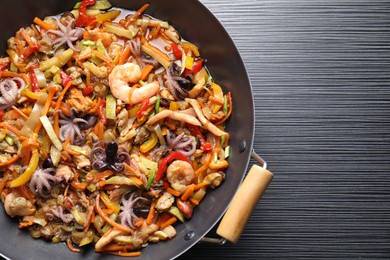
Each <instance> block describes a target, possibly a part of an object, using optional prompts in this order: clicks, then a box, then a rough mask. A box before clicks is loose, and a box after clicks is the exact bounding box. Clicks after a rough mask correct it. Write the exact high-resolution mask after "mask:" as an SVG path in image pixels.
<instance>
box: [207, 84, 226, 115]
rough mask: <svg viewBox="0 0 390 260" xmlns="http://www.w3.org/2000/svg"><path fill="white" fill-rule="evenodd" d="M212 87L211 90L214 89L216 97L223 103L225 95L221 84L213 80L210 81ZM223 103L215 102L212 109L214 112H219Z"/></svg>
mask: <svg viewBox="0 0 390 260" xmlns="http://www.w3.org/2000/svg"><path fill="white" fill-rule="evenodd" d="M210 88H211V90H212V91H213V93H214V97H215V98H217V99H219V100H221V103H222V100H223V99H224V96H223V91H222V88H221V86H219V85H218V84H216V83H214V82H211V83H210ZM221 107H222V105H220V104H215V105H214V106H213V108H212V111H213V113H214V114H215V113H217V112H218V111H219V109H221Z"/></svg>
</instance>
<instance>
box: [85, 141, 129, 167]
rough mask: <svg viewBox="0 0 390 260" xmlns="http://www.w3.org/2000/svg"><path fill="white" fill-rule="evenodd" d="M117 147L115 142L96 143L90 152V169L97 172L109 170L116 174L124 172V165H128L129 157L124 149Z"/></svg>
mask: <svg viewBox="0 0 390 260" xmlns="http://www.w3.org/2000/svg"><path fill="white" fill-rule="evenodd" d="M121 149H122V151H118V150H119V147H118V145H117V144H116V143H115V142H109V143H106V142H105V141H100V142H97V143H96V144H95V145H94V147H93V149H92V151H91V162H92V168H93V169H94V170H97V171H104V170H107V169H111V170H113V171H115V172H116V173H122V172H124V171H125V165H124V163H126V164H130V156H129V153H128V152H127V150H126V149H124V148H121Z"/></svg>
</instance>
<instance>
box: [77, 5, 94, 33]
mask: <svg viewBox="0 0 390 260" xmlns="http://www.w3.org/2000/svg"><path fill="white" fill-rule="evenodd" d="M95 3H96V0H83V1H82V2H81V4H80V6H79V17H78V18H77V20H76V23H75V26H77V27H85V26H87V25H89V24H90V23H92V22H93V21H94V20H95V17H89V16H87V6H89V5H93V4H95Z"/></svg>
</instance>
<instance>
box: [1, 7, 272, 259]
mask: <svg viewBox="0 0 390 260" xmlns="http://www.w3.org/2000/svg"><path fill="white" fill-rule="evenodd" d="M75 2H76V1H60V0H57V1H54V0H34V1H30V0H12V1H4V2H3V3H2V8H1V11H0V32H1V35H0V53H4V51H5V46H6V39H8V38H9V37H11V36H12V35H14V33H15V32H16V31H17V30H18V29H19V28H20V27H25V26H27V25H29V24H31V23H32V20H33V18H34V17H35V16H38V17H40V18H43V17H45V16H47V15H55V14H58V13H61V12H63V11H66V10H71V9H72V7H73V4H74V3H75ZM110 2H111V3H112V4H113V6H117V7H122V8H126V9H130V10H136V9H138V8H139V7H141V6H142V5H143V4H145V3H146V2H148V3H150V7H149V8H148V9H147V11H146V13H147V14H149V15H152V16H154V17H156V18H159V19H162V20H167V21H169V22H170V23H171V24H172V25H173V26H174V27H175V28H176V29H177V30H178V32H179V33H180V34H181V35H182V37H183V38H184V39H187V40H189V41H191V42H194V43H195V44H197V45H198V46H199V48H200V50H201V53H202V56H203V57H204V58H206V59H207V66H208V69H209V70H210V72H211V74H212V75H213V78H214V79H215V80H216V81H217V82H219V83H220V84H221V85H222V86H223V87H224V88H225V90H227V91H231V92H232V96H233V102H234V110H233V113H232V116H231V118H230V120H229V123H228V124H227V130H228V132H230V133H231V138H230V145H231V147H232V154H231V157H230V159H229V168H228V170H227V174H226V176H227V177H226V180H225V182H224V183H223V185H222V186H221V187H219V188H218V189H216V190H213V191H210V192H208V193H207V195H206V197H205V199H204V200H203V201H202V203H201V204H200V205H199V206H197V208H196V210H195V211H194V215H193V217H192V218H191V220H190V221H187V222H186V223H184V224H178V225H176V228H177V236H176V237H175V238H174V239H172V240H170V241H165V242H160V243H158V244H150V245H149V246H148V247H147V248H145V249H143V250H142V256H141V258H142V259H170V258H175V257H177V256H179V255H180V254H182V253H183V252H185V251H186V250H187V249H189V248H190V247H191V246H193V245H194V244H195V243H196V242H197V241H199V240H200V239H201V238H202V237H203V236H204V235H205V234H206V233H207V232H208V231H209V230H210V229H211V228H212V227H213V226H214V225H215V224H216V223H217V222H218V220H219V219H220V218H221V216H222V215H223V213H224V212H225V210H226V208H227V207H228V205H229V203H230V202H231V200H232V198H233V196H234V194H235V192H236V190H237V189H238V187H239V185H240V183H241V181H242V179H243V177H244V175H245V172H246V168H247V165H248V163H249V159H250V155H251V152H252V144H253V138H254V105H253V96H252V90H251V85H250V82H249V79H248V76H247V73H246V70H245V67H244V64H243V62H242V59H241V57H240V55H239V53H238V51H237V49H236V47H235V45H234V43H233V41H232V40H231V38H230V37H229V35H228V34H227V32H226V31H225V29H224V28H223V26H222V25H221V24H220V23H219V22H218V20H217V19H216V18H215V17H214V16H213V15H212V14H211V12H210V11H209V10H208V9H207V8H206V7H205V6H203V5H202V4H201V3H200V2H199V1H196V0H186V1H179V0H149V1H145V0H132V1H125V0H122V1H121V0H111V1H110ZM252 176H254V177H255V178H257V177H259V176H260V177H259V178H260V179H261V178H263V179H261V180H260V179H259V178H257V179H259V180H255V181H254V180H252V179H251V180H250V181H248V182H247V184H250V185H249V186H252V184H253V183H254V182H256V181H257V182H260V183H261V184H263V187H259V188H255V189H254V193H255V196H254V198H252V200H251V202H250V201H248V200H249V198H246V199H241V198H238V199H237V201H238V202H239V203H238V205H241V206H242V205H244V207H247V208H244V209H235V208H234V209H231V210H230V211H231V213H233V214H232V215H231V214H230V215H229V217H228V218H227V220H224V222H225V224H224V226H223V227H221V226H220V230H221V232H219V233H221V234H222V235H223V233H224V231H225V230H227V229H226V226H230V225H232V224H233V222H234V221H237V222H238V223H239V224H241V227H239V228H238V229H233V230H227V232H228V233H230V234H233V235H234V236H235V237H234V238H230V237H227V238H228V239H229V240H237V238H238V236H237V234H238V235H239V234H240V229H242V228H243V226H244V225H245V221H242V219H245V218H247V217H245V216H244V215H241V214H244V213H246V211H251V209H253V207H254V205H255V204H256V202H257V200H258V198H259V196H261V193H262V192H263V191H264V190H265V189H266V186H267V184H268V183H269V181H270V179H271V178H272V174H271V173H269V172H265V171H261V172H260V173H254V174H252ZM264 176H265V177H264ZM264 179H265V181H264ZM244 190H245V191H246V188H245V189H244ZM243 193H244V194H245V195H248V194H249V196H250V197H251V196H252V195H251V193H248V192H243ZM252 197H253V196H252ZM240 219H241V221H240ZM17 225H18V223H17V221H16V220H15V219H12V218H10V217H8V216H7V215H6V214H5V212H4V209H3V207H0V230H1V233H0V255H2V256H4V257H7V258H10V259H27V258H28V259H50V258H53V259H55V258H60V259H72V260H74V259H96V258H99V257H103V256H102V255H100V254H96V253H95V252H94V250H93V248H87V249H84V250H83V253H81V254H76V253H71V252H70V251H69V250H68V249H67V247H66V246H65V245H64V244H62V243H60V244H52V243H50V242H47V241H44V240H43V239H33V238H31V236H30V234H29V233H28V232H26V231H23V230H19V229H18V228H17ZM104 257H107V256H104ZM113 258H115V257H113Z"/></svg>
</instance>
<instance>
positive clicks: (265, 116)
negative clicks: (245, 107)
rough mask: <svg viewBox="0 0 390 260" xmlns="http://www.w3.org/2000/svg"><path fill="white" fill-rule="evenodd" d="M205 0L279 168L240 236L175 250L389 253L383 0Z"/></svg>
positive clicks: (251, 254)
mask: <svg viewBox="0 0 390 260" xmlns="http://www.w3.org/2000/svg"><path fill="white" fill-rule="evenodd" d="M201 2H202V3H204V4H205V5H206V7H208V8H209V9H210V10H211V11H212V12H213V13H214V14H215V16H216V17H217V18H218V19H219V20H220V21H221V23H222V24H223V25H224V26H225V28H226V30H227V31H228V32H229V34H230V35H231V37H232V38H233V40H234V41H235V43H236V45H237V48H238V49H239V51H240V53H241V55H242V58H243V60H244V63H245V65H246V68H247V70H248V74H249V76H250V78H251V82H252V87H253V93H254V98H255V105H256V135H255V145H254V149H255V150H256V151H257V152H258V153H260V154H262V155H263V157H264V159H266V160H267V161H268V163H269V168H270V169H271V170H272V172H273V173H274V174H275V177H274V180H273V182H272V183H271V185H270V187H269V188H268V191H267V192H266V194H265V195H264V197H263V199H262V200H261V201H260V202H259V203H258V205H257V208H256V210H255V212H254V214H253V216H252V217H251V219H250V221H249V224H248V225H247V227H246V229H245V231H244V233H243V235H242V237H241V240H240V241H239V243H238V244H237V245H232V244H226V245H224V246H212V245H206V244H198V245H196V246H195V247H194V248H192V249H191V250H190V251H188V252H187V253H185V254H184V255H183V256H182V257H181V258H180V259H188V258H194V259H195V258H197V259H298V258H299V259H313V258H314V259H390V175H389V174H390V156H389V155H390V116H389V115H390V102H389V101H390V1H381V0H373V1H369V0H366V1H361V0H355V1H353V0H339V1H336V0H330V1H315V0H307V1H306V0H241V1H236V0H202V1H201Z"/></svg>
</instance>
